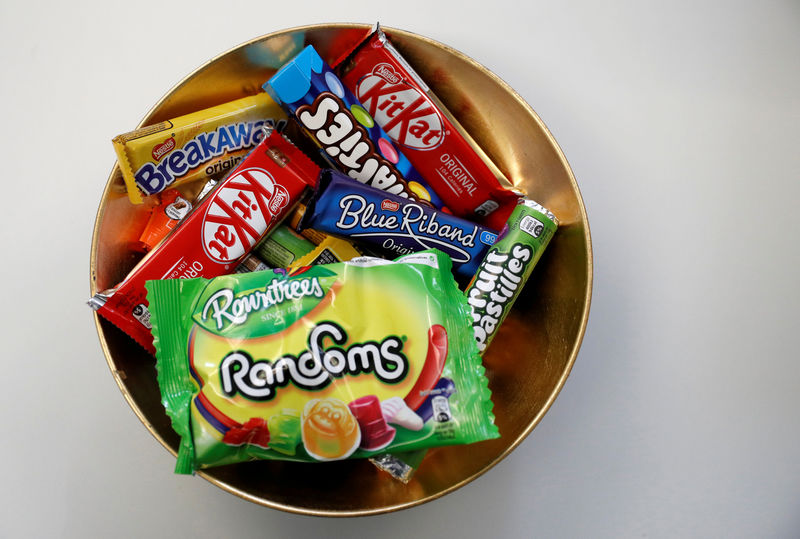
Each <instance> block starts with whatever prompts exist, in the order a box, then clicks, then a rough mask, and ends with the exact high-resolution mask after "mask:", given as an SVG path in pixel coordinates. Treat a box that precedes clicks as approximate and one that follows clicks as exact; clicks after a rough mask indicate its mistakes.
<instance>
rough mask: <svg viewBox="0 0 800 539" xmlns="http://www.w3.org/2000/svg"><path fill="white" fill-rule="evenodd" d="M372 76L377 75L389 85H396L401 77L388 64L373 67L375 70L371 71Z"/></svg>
mask: <svg viewBox="0 0 800 539" xmlns="http://www.w3.org/2000/svg"><path fill="white" fill-rule="evenodd" d="M372 74H373V75H377V76H379V77H380V78H382V79H383V80H385V81H386V82H388V83H389V84H397V83H398V82H400V81H401V80H403V77H401V76H400V74H399V73H397V72H396V71H395V70H394V68H393V67H392V66H390V65H389V64H378V65H376V66H375V69H373V70H372Z"/></svg>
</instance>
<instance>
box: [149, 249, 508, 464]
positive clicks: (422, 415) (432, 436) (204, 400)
mask: <svg viewBox="0 0 800 539" xmlns="http://www.w3.org/2000/svg"><path fill="white" fill-rule="evenodd" d="M388 284H390V286H387V285H388ZM147 290H148V295H147V300H148V303H149V306H150V311H151V323H152V325H153V337H154V345H155V347H156V359H157V367H158V382H159V386H160V388H161V393H162V402H163V403H164V406H165V408H166V411H167V414H168V415H169V416H170V418H171V419H172V424H173V428H174V429H175V431H176V432H177V433H178V434H179V435H180V437H181V443H180V446H179V452H178V463H177V466H176V472H178V473H191V472H192V471H194V470H196V469H198V468H205V467H209V466H218V465H224V464H230V463H234V462H242V461H246V460H253V459H279V460H292V461H299V462H323V461H330V460H340V459H345V458H369V457H373V456H376V455H380V454H383V453H385V452H387V451H401V452H402V451H416V450H420V449H425V448H429V447H435V446H441V445H453V444H464V443H472V442H478V441H481V440H486V439H490V438H496V437H498V436H499V434H498V432H497V427H496V426H495V425H494V416H493V415H492V412H491V410H492V403H491V400H490V391H489V389H488V382H487V379H486V377H485V376H484V367H483V365H482V363H481V359H480V355H479V354H478V350H477V347H476V345H475V341H474V339H473V333H472V329H471V327H470V318H469V306H468V305H467V302H466V297H465V296H464V295H463V294H462V293H461V292H460V291H459V289H458V287H457V284H456V282H455V280H454V279H453V276H452V274H451V263H450V259H449V258H448V257H447V256H446V255H444V254H443V253H441V252H440V251H436V250H430V251H423V252H420V253H415V254H412V255H406V256H403V257H400V258H399V259H398V260H396V261H394V262H390V261H386V260H382V259H374V258H368V257H363V258H358V259H355V260H353V261H351V262H347V263H338V264H330V265H321V266H313V267H309V268H301V269H298V270H296V271H293V272H287V271H285V270H280V271H262V272H253V273H247V274H236V275H226V276H222V277H217V278H216V279H211V280H207V279H188V280H163V281H148V283H147ZM442 380H445V381H446V382H447V384H450V386H449V387H452V388H453V390H452V391H450V392H448V393H447V396H446V397H444V396H442V395H441V394H440V392H436V391H434V388H435V387H436V386H437V383H439V382H441V381H442ZM431 409H433V410H435V411H436V413H435V414H432V413H431V412H430V411H431Z"/></svg>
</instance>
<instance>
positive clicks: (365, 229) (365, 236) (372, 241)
mask: <svg viewBox="0 0 800 539" xmlns="http://www.w3.org/2000/svg"><path fill="white" fill-rule="evenodd" d="M299 228H300V229H305V228H313V229H314V230H319V231H321V232H326V233H328V234H331V235H334V236H338V237H340V238H345V239H348V240H350V241H353V242H356V243H360V244H362V245H367V246H369V247H372V248H375V249H378V250H380V251H383V252H385V253H387V254H394V255H396V256H399V255H402V254H407V253H414V252H417V251H424V250H425V249H439V250H440V251H443V252H445V253H446V254H447V255H448V256H450V258H451V259H452V260H453V271H455V273H456V274H457V275H459V276H462V277H466V278H470V277H472V276H473V275H474V274H475V272H476V271H477V269H478V266H479V265H480V263H481V260H483V257H484V255H486V251H488V249H489V247H490V246H491V245H492V244H493V243H494V242H495V241H496V240H497V234H496V233H495V232H493V231H492V230H489V229H488V228H485V227H483V226H481V225H477V224H475V223H472V222H470V221H467V220H465V219H461V218H459V217H455V216H453V215H450V214H447V213H443V212H441V211H437V210H435V209H434V208H431V207H430V206H426V205H423V204H419V203H417V202H414V201H411V200H409V199H407V198H403V197H400V196H397V195H392V194H391V193H386V192H384V191H380V190H379V189H375V188H374V187H369V186H367V185H363V184H361V183H359V182H357V181H355V180H353V179H351V178H349V177H348V176H345V175H344V174H342V173H340V172H338V171H335V170H333V169H325V170H323V171H322V173H321V174H320V178H319V181H318V183H317V186H316V190H315V191H314V194H313V196H312V197H311V200H310V201H309V202H308V207H307V208H306V212H305V215H304V216H303V219H302V221H300V225H299Z"/></svg>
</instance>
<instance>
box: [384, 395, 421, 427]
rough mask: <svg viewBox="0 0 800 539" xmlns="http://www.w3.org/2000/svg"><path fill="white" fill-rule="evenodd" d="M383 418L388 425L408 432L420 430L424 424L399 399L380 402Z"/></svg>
mask: <svg viewBox="0 0 800 539" xmlns="http://www.w3.org/2000/svg"><path fill="white" fill-rule="evenodd" d="M381 410H382V411H383V417H384V418H386V421H387V422H388V423H391V424H393V425H397V426H399V427H403V428H404V429H408V430H421V429H422V427H423V426H424V425H425V423H424V422H423V421H422V418H421V417H420V416H418V415H417V414H415V413H414V411H413V410H412V409H411V408H409V407H408V405H407V404H406V402H405V401H404V400H403V399H401V398H400V397H392V398H390V399H386V400H385V401H383V402H381Z"/></svg>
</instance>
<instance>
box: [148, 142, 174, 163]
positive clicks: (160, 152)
mask: <svg viewBox="0 0 800 539" xmlns="http://www.w3.org/2000/svg"><path fill="white" fill-rule="evenodd" d="M174 148H175V137H169V138H168V139H167V140H165V141H164V142H162V143H161V144H156V145H155V146H154V147H153V159H155V160H156V161H158V160H159V159H161V158H162V157H164V155H166V154H168V153H169V152H171V151H172V150H173V149H174Z"/></svg>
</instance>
